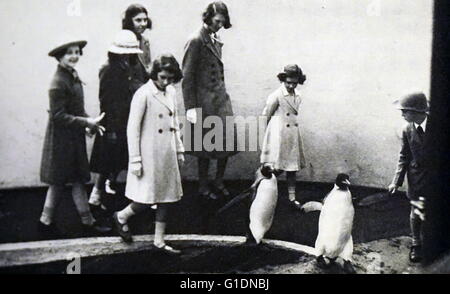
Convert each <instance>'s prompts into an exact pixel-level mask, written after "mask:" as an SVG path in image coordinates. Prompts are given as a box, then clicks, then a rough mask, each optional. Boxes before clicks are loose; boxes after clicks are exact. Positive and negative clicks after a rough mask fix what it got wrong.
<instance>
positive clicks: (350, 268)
mask: <svg viewBox="0 0 450 294" xmlns="http://www.w3.org/2000/svg"><path fill="white" fill-rule="evenodd" d="M343 269H344V272H345V273H346V274H356V270H355V268H354V267H353V264H352V262H351V261H350V260H344V267H343Z"/></svg>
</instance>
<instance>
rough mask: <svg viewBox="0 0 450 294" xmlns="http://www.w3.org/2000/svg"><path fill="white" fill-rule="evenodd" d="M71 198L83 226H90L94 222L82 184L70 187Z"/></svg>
mask: <svg viewBox="0 0 450 294" xmlns="http://www.w3.org/2000/svg"><path fill="white" fill-rule="evenodd" d="M72 198H73V202H74V203H75V206H76V208H77V211H78V214H79V215H80V217H81V222H82V223H83V224H84V225H92V224H93V223H94V222H95V219H94V217H93V216H92V213H91V211H90V210H89V203H88V199H87V194H86V188H85V186H84V184H82V183H74V184H73V186H72Z"/></svg>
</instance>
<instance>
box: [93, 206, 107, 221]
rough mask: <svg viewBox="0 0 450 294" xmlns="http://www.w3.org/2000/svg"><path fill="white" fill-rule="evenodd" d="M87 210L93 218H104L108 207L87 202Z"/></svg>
mask: <svg viewBox="0 0 450 294" xmlns="http://www.w3.org/2000/svg"><path fill="white" fill-rule="evenodd" d="M89 210H90V211H91V213H92V215H93V216H94V218H95V219H99V218H104V217H107V216H108V213H107V212H108V209H107V208H106V207H105V206H104V205H103V204H100V205H93V204H90V203H89Z"/></svg>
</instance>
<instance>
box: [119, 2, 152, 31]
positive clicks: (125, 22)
mask: <svg viewBox="0 0 450 294" xmlns="http://www.w3.org/2000/svg"><path fill="white" fill-rule="evenodd" d="M142 12H143V13H145V15H147V29H149V30H151V29H152V20H151V19H150V17H148V12H147V9H146V8H145V7H144V6H142V5H141V4H131V5H130V6H128V8H127V10H125V13H124V16H123V18H122V29H123V30H130V31H132V32H134V31H135V30H134V24H133V17H135V16H136V15H138V14H139V13H142Z"/></svg>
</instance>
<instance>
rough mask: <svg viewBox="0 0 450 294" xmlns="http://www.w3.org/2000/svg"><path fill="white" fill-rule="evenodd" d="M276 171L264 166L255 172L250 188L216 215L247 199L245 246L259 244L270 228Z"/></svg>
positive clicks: (275, 200)
mask: <svg viewBox="0 0 450 294" xmlns="http://www.w3.org/2000/svg"><path fill="white" fill-rule="evenodd" d="M278 174H279V172H278V171H276V170H274V169H273V168H272V167H271V166H270V165H268V164H264V165H263V166H261V167H260V168H258V170H257V171H256V179H255V181H254V182H253V184H252V185H251V187H250V188H249V189H247V190H245V191H243V192H242V193H241V194H240V195H238V196H236V197H235V198H233V199H232V200H231V201H230V202H229V203H227V204H226V205H225V206H224V207H222V208H221V209H220V210H219V211H218V214H220V213H222V212H223V211H225V210H226V209H228V208H230V207H231V206H233V205H234V204H236V203H238V202H240V201H242V200H244V199H247V200H248V207H249V210H248V214H247V215H246V226H247V235H246V242H245V243H246V244H256V245H258V244H260V243H261V240H262V239H263V238H264V235H265V234H266V233H267V231H268V230H269V229H270V227H271V226H272V222H273V217H274V214H275V208H276V206H277V201H278V183H277V177H276V176H277V175H278Z"/></svg>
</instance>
